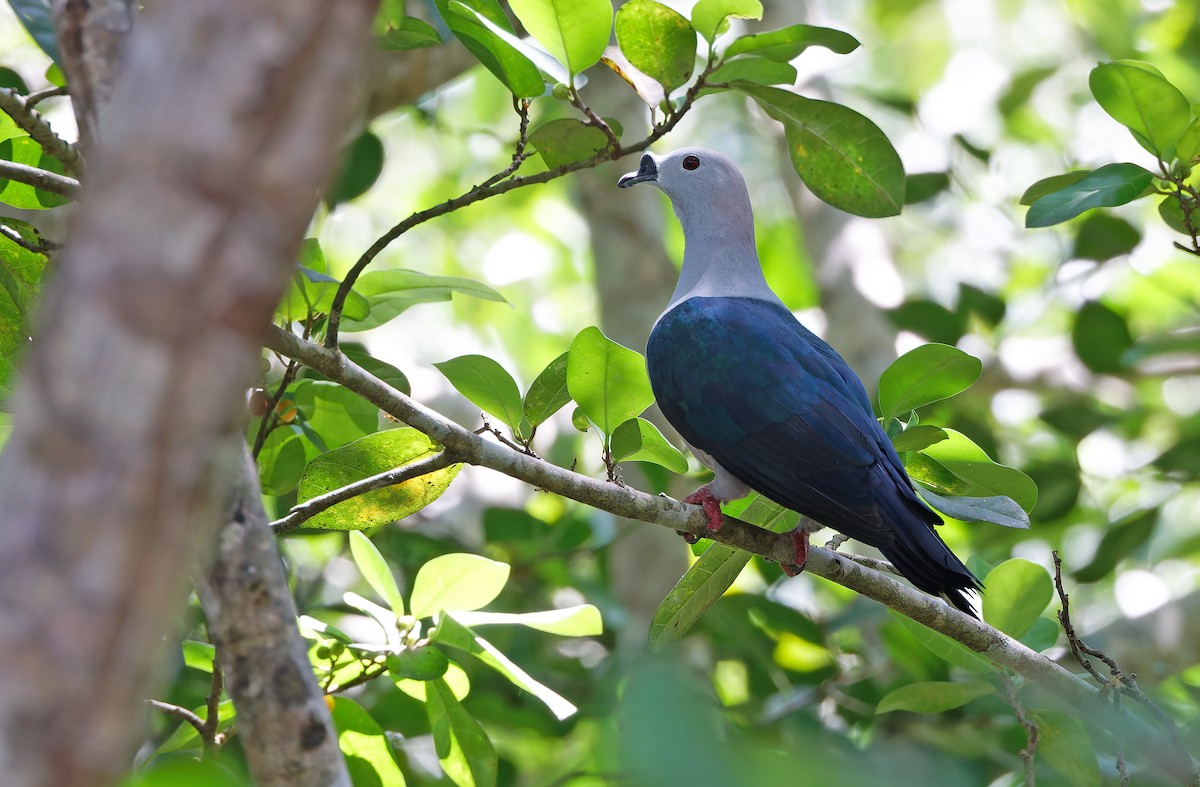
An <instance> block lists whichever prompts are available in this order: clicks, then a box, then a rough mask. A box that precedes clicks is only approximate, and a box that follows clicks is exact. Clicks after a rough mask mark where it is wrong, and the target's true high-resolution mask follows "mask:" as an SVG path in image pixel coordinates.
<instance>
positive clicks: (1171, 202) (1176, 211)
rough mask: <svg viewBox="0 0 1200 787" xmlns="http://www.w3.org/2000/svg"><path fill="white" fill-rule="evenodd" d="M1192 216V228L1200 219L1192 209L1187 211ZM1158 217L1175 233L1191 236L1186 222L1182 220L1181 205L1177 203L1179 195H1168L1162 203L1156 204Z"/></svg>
mask: <svg viewBox="0 0 1200 787" xmlns="http://www.w3.org/2000/svg"><path fill="white" fill-rule="evenodd" d="M1189 213H1191V214H1192V222H1193V226H1195V225H1196V222H1197V220H1198V219H1200V213H1197V212H1196V210H1195V209H1194V208H1193V209H1191V210H1190V211H1189ZM1158 216H1159V218H1161V219H1162V220H1163V223H1164V224H1166V225H1167V226H1168V227H1170V228H1171V229H1173V230H1175V231H1176V232H1182V233H1183V234H1184V235H1191V232H1189V231H1188V226H1187V222H1186V221H1184V220H1183V205H1181V204H1180V202H1179V195H1178V194H1177V193H1176V194H1169V195H1167V196H1166V197H1164V198H1163V200H1162V202H1160V203H1158Z"/></svg>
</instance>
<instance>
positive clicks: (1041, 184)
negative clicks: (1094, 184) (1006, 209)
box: [1020, 169, 1092, 207]
mask: <svg viewBox="0 0 1200 787" xmlns="http://www.w3.org/2000/svg"><path fill="white" fill-rule="evenodd" d="M1090 174H1092V171H1091V170H1090V169H1076V170H1072V171H1071V172H1067V173H1065V174H1062V175H1052V176H1050V177H1048V178H1042V179H1041V180H1039V181H1038V182H1036V183H1034V184H1033V185H1032V186H1030V187H1029V188H1027V189H1025V193H1024V194H1022V195H1021V200H1020V203H1021V204H1022V205H1024V206H1026V207H1029V206H1030V205H1032V204H1033V203H1035V202H1037V201H1038V200H1039V199H1041V198H1042V197H1044V196H1046V195H1047V194H1053V193H1055V192H1057V191H1062V190H1063V189H1065V188H1066V187H1067V186H1070V185H1073V184H1075V183H1078V182H1079V181H1081V180H1083V179H1084V178H1086V177H1087V176H1088V175H1090Z"/></svg>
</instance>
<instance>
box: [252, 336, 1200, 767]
mask: <svg viewBox="0 0 1200 787" xmlns="http://www.w3.org/2000/svg"><path fill="white" fill-rule="evenodd" d="M266 345H267V346H268V347H269V348H271V349H272V350H275V351H276V352H279V353H281V354H283V355H285V356H287V357H289V358H294V359H296V360H298V361H300V362H302V363H304V364H305V365H306V366H309V367H311V368H313V369H315V370H317V371H319V372H321V373H322V374H323V375H325V376H326V377H327V378H328V379H330V380H333V381H335V382H338V383H341V384H342V385H344V386H346V387H347V388H348V389H350V390H352V391H354V392H355V393H357V394H358V395H359V396H362V397H363V398H364V399H366V400H367V401H369V402H371V403H372V404H375V405H376V406H378V407H379V408H381V409H382V410H384V411H385V412H387V413H389V414H390V415H392V416H394V417H396V418H398V419H400V420H401V421H403V422H405V423H407V424H409V425H410V426H412V427H415V428H416V429H418V430H420V431H421V432H423V433H425V434H426V435H428V436H429V437H430V438H431V439H432V440H434V441H435V442H438V443H440V444H441V445H443V446H444V447H445V449H446V450H447V451H448V452H450V453H451V454H452V455H453V456H455V457H456V458H457V459H459V460H461V461H463V462H467V463H469V464H474V465H479V466H480V467H487V468H489V469H492V470H495V471H497V472H500V473H504V474H505V475H508V476H511V477H513V478H516V479H518V480H521V481H525V482H526V483H528V484H531V485H533V486H535V487H537V488H539V489H544V490H546V491H549V492H554V493H557V494H560V495H562V496H564V497H569V498H571V499H572V500H576V501H578V502H580V503H584V504H586V505H589V506H592V507H594V508H598V509H601V510H604V511H608V512H610V513H612V514H615V515H617V516H621V517H626V518H628V519H637V520H640V521H643V522H649V523H652V524H656V525H659V526H661V527H667V528H670V529H672V530H676V531H681V532H685V533H691V534H694V535H697V536H701V537H705V538H712V539H713V540H714V541H719V542H721V543H723V544H726V545H728V546H732V547H737V548H738V549H743V550H745V551H747V552H751V553H753V554H755V555H759V556H760V557H763V558H765V559H767V560H772V561H775V562H777V563H780V564H787V563H790V562H791V560H792V555H793V546H792V541H791V538H790V537H789V536H788V535H787V534H784V533H773V532H771V531H769V530H764V529H763V528H760V527H757V526H755V525H751V524H748V523H746V522H742V521H740V520H737V519H733V518H731V517H726V518H725V525H724V527H722V528H721V530H719V531H718V532H715V533H711V532H709V530H708V517H707V515H706V514H705V513H704V510H703V509H702V508H700V507H699V506H691V505H685V504H683V503H680V502H677V501H674V500H670V499H667V498H663V497H654V496H651V495H648V494H646V493H644V492H639V491H637V490H634V489H630V488H628V487H624V486H620V485H617V484H611V483H607V482H604V481H598V480H596V479H593V478H589V477H587V476H583V475H580V474H578V473H574V472H571V471H569V470H566V469H564V468H561V467H558V466H556V465H552V464H549V463H548V462H545V461H542V460H540V459H536V458H534V457H531V456H528V455H526V454H523V453H521V452H519V451H514V450H512V449H510V448H507V447H505V446H503V445H500V444H498V443H493V442H491V441H489V440H484V439H482V438H481V437H480V436H479V435H476V434H475V433H474V432H472V431H470V430H468V429H465V428H464V427H462V426H459V425H458V424H456V423H454V422H453V421H450V420H448V419H446V418H445V417H443V416H441V415H440V414H438V413H436V412H434V411H433V410H430V409H429V408H427V407H425V406H424V405H422V404H420V403H419V402H416V401H414V400H412V399H410V398H409V397H407V396H405V395H404V394H402V393H400V392H399V391H397V390H396V389H395V388H393V387H391V386H390V385H388V384H386V383H384V382H382V381H381V380H379V379H378V378H376V377H374V376H372V375H371V374H369V373H367V372H366V371H364V370H363V369H362V368H361V367H359V366H357V365H356V364H354V363H353V362H351V361H350V360H349V359H348V358H346V357H345V356H344V355H342V354H341V353H340V352H338V351H336V350H329V349H327V348H324V347H321V346H319V345H316V344H312V343H309V342H305V341H303V340H301V339H300V338H299V337H297V336H295V335H293V334H291V333H288V332H286V331H284V330H282V329H279V328H272V330H271V332H270V334H269V335H268V336H267V337H266ZM805 570H806V571H808V572H809V573H811V574H815V575H817V576H820V577H824V578H825V579H828V580H830V581H832V582H835V583H837V584H839V585H842V586H843V587H847V588H850V589H851V590H854V591H856V592H858V593H859V594H861V595H864V596H866V597H868V598H871V599H874V600H875V601H878V602H880V603H881V604H884V605H885V606H887V607H890V608H891V609H894V610H896V611H897V612H900V613H901V614H903V615H906V616H907V617H909V618H912V619H913V620H915V621H917V622H918V623H921V624H923V625H925V626H927V627H929V628H931V629H933V630H934V631H937V632H940V633H942V634H945V635H946V636H948V637H950V638H952V639H954V640H957V641H958V642H960V643H962V644H963V645H965V646H966V647H968V648H970V649H971V650H973V651H975V652H977V653H981V654H983V655H984V656H986V657H987V658H988V659H990V660H991V661H993V662H994V663H995V664H997V665H998V666H1000V667H1004V668H1007V669H1009V670H1012V671H1013V672H1016V673H1017V674H1019V675H1022V676H1023V677H1025V678H1026V679H1028V680H1029V681H1031V682H1033V683H1036V684H1038V685H1039V686H1041V687H1042V688H1043V689H1045V690H1046V691H1047V692H1049V693H1050V694H1051V695H1053V696H1055V697H1057V698H1058V699H1059V700H1062V701H1065V702H1067V703H1068V704H1069V705H1070V706H1072V707H1073V709H1075V710H1076V711H1077V712H1080V713H1081V714H1082V716H1083V718H1084V719H1086V720H1088V721H1090V722H1093V723H1097V724H1100V725H1102V726H1103V727H1104V728H1106V729H1108V730H1110V731H1111V732H1113V734H1115V735H1117V736H1118V737H1119V738H1121V739H1123V740H1125V741H1126V742H1127V744H1128V746H1129V749H1130V750H1134V751H1140V752H1141V753H1142V754H1143V755H1145V757H1146V758H1147V759H1148V760H1149V761H1150V762H1152V763H1154V764H1155V765H1157V766H1158V767H1160V768H1162V769H1163V770H1164V771H1166V772H1167V773H1169V774H1170V775H1171V776H1172V777H1174V778H1175V779H1177V780H1178V781H1179V782H1180V783H1182V784H1192V783H1193V781H1194V779H1196V778H1197V777H1196V774H1195V772H1194V771H1195V767H1196V766H1195V764H1194V763H1193V761H1192V758H1191V756H1190V754H1189V753H1188V752H1187V751H1186V750H1185V749H1183V748H1182V747H1180V746H1178V745H1175V744H1174V742H1172V741H1168V740H1164V739H1163V736H1162V735H1161V734H1159V733H1158V731H1157V730H1154V729H1153V728H1151V727H1150V726H1149V725H1147V724H1146V723H1145V722H1144V721H1143V720H1142V719H1140V718H1139V717H1136V716H1134V715H1132V714H1129V713H1126V712H1123V711H1122V710H1120V709H1118V708H1114V707H1113V706H1112V705H1111V704H1110V703H1109V702H1108V701H1107V700H1106V698H1105V697H1104V695H1103V694H1102V692H1101V691H1100V690H1098V689H1096V688H1094V687H1093V686H1091V685H1090V684H1088V683H1087V682H1086V681H1084V680H1082V679H1080V678H1079V677H1078V676H1076V675H1073V674H1071V673H1070V672H1068V671H1067V670H1065V669H1064V668H1063V667H1061V666H1059V665H1058V664H1057V663H1055V662H1054V661H1051V660H1050V659H1048V658H1046V657H1045V656H1043V655H1041V654H1039V653H1035V652H1034V651H1032V650H1030V649H1029V648H1028V647H1026V646H1025V645H1023V644H1021V643H1020V642H1017V641H1016V640H1014V639H1011V638H1009V637H1007V636H1005V635H1004V634H1002V633H1000V632H999V631H997V630H996V629H993V628H992V627H990V626H987V625H985V624H983V623H982V622H980V621H978V620H975V619H974V618H972V617H970V616H968V615H965V614H963V613H962V612H959V611H958V610H956V609H954V608H952V607H950V606H949V605H947V604H945V603H944V602H942V601H941V600H940V599H935V598H933V597H931V596H928V595H926V594H925V593H922V592H920V591H918V590H915V589H913V588H912V587H910V586H908V585H906V584H903V583H901V582H899V581H897V580H895V579H892V578H891V577H889V576H887V575H886V574H883V573H880V572H878V571H875V570H873V569H870V568H867V567H865V566H862V565H859V564H857V563H855V562H854V561H852V560H850V559H848V558H847V557H846V556H844V555H840V554H838V553H836V552H831V551H829V550H827V549H823V548H821V547H816V546H814V547H810V548H809V553H808V563H807V565H806V566H805Z"/></svg>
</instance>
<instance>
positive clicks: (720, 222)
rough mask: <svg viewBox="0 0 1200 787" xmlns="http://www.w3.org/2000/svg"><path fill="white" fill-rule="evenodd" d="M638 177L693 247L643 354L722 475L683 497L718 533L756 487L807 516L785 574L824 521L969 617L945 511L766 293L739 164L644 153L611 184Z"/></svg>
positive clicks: (661, 396)
mask: <svg viewBox="0 0 1200 787" xmlns="http://www.w3.org/2000/svg"><path fill="white" fill-rule="evenodd" d="M639 183H649V184H652V185H654V186H657V187H658V188H659V189H661V190H662V191H664V192H665V193H666V195H667V196H668V197H670V199H671V204H672V206H673V207H674V209H675V215H676V216H677V217H678V219H679V223H680V224H681V225H682V226H683V234H684V239H685V249H684V255H683V268H682V270H681V271H680V274H679V283H678V285H677V286H676V287H675V292H674V294H673V295H672V296H671V300H670V302H669V303H668V304H667V308H666V310H665V311H663V313H662V314H661V315H660V316H659V318H658V320H657V321H656V322H655V323H654V327H653V329H652V330H651V332H650V338H649V341H648V342H647V347H646V365H647V369H648V372H649V375H650V385H651V388H652V389H653V391H654V396H655V398H656V399H657V401H658V405H659V407H660V408H661V409H662V412H663V415H664V416H665V417H666V419H667V421H668V422H669V423H670V424H671V426H673V427H674V428H675V429H676V430H677V431H678V432H679V435H680V436H681V437H682V438H683V440H684V442H685V443H686V444H687V447H688V448H689V449H690V450H691V451H692V453H693V454H694V455H695V456H696V458H697V459H699V461H700V462H701V463H702V464H703V465H704V466H705V467H707V468H708V469H710V470H712V471H713V473H714V474H715V477H714V479H713V480H712V481H711V482H710V483H708V484H705V485H704V486H702V487H700V489H698V490H696V492H694V493H693V494H691V495H689V496H687V497H686V498H684V501H685V502H687V503H693V504H697V505H700V506H702V507H703V508H704V511H705V512H706V513H707V514H708V517H709V529H710V530H711V531H716V530H719V529H720V527H721V523H722V519H721V505H720V504H721V503H722V502H725V501H729V500H736V499H738V498H741V497H745V496H746V495H747V494H749V493H750V492H751V491H754V492H758V493H759V494H761V495H764V496H765V497H767V498H768V499H770V500H772V501H774V502H775V503H777V504H779V505H781V506H784V507H786V508H790V509H792V510H794V511H797V512H799V513H800V514H803V515H804V516H805V517H807V518H808V519H807V520H804V519H802V520H801V526H800V527H798V528H796V530H794V531H793V532H792V540H793V543H794V545H795V553H796V554H795V566H794V567H785V568H786V569H789V570H788V573H789V574H792V573H795V572H797V571H799V570H800V569H801V568H802V567H803V565H804V562H805V560H806V559H807V554H808V537H809V533H810V532H811V531H810V530H809V529H808V528H813V529H817V528H820V527H821V526H828V527H831V528H833V529H834V530H837V531H839V532H841V533H843V534H845V535H846V536H849V537H851V538H854V539H857V540H858V541H861V542H863V543H865V544H869V545H870V546H873V547H875V548H876V549H878V550H879V551H880V552H882V553H883V555H884V557H886V558H887V559H888V560H889V561H891V563H892V564H893V565H894V566H895V567H896V569H897V570H898V571H899V572H900V573H901V574H902V575H903V576H904V577H906V578H907V579H908V580H909V581H910V582H911V583H912V584H913V585H915V586H916V587H917V588H919V589H921V590H923V591H925V592H926V593H930V594H932V595H935V596H941V597H943V598H945V599H946V600H947V601H949V602H950V603H951V604H953V605H954V606H955V607H957V608H958V609H960V610H962V611H964V612H966V613H967V614H971V615H974V614H975V613H974V612H973V611H972V608H971V603H970V596H969V595H968V594H971V593H973V591H976V590H979V589H981V587H982V586H981V585H980V583H979V580H978V579H976V577H975V576H974V575H973V574H972V573H971V571H970V570H969V569H967V567H966V566H965V565H963V563H962V562H961V561H960V560H959V559H958V558H957V557H956V556H955V555H954V553H953V552H951V551H950V548H949V547H947V546H946V544H945V542H944V541H942V539H941V537H940V536H938V534H937V532H936V531H935V530H934V526H935V525H940V524H942V520H941V517H939V516H938V515H937V514H936V513H935V512H934V511H933V510H932V509H930V508H929V506H927V505H926V504H925V502H924V501H923V500H922V499H921V498H920V497H919V496H918V495H917V493H916V491H915V489H914V488H913V483H912V481H911V480H910V479H909V477H908V474H907V473H906V472H905V470H904V465H903V464H902V463H901V461H900V457H899V456H898V455H897V453H896V449H895V448H893V447H892V441H891V440H890V439H889V438H888V436H887V434H886V433H885V432H884V430H883V427H882V426H880V424H879V421H878V420H877V419H876V417H875V414H874V410H873V409H872V407H871V401H870V398H869V397H868V396H867V392H866V389H865V388H864V387H863V384H862V381H861V380H859V378H858V376H857V375H856V374H855V373H854V371H853V370H852V369H851V368H850V366H849V365H848V364H847V363H846V361H845V360H844V359H843V358H842V357H841V356H840V355H839V354H838V353H837V351H836V350H834V349H833V348H832V347H830V346H829V345H828V344H826V343H825V342H824V341H822V340H821V339H820V338H818V337H817V336H816V335H814V334H813V333H812V332H811V331H809V330H808V329H807V328H805V327H804V326H803V325H802V324H801V323H800V322H799V321H798V320H797V319H796V318H795V316H794V315H793V314H792V313H791V312H790V311H788V309H787V307H786V306H784V304H783V302H782V301H781V300H780V299H779V297H778V296H777V295H776V294H775V293H774V292H773V291H772V290H771V288H770V286H768V284H767V281H766V279H765V278H764V276H763V273H762V267H761V265H760V264H759V261H758V252H757V249H756V246H755V240H754V217H753V214H752V213H751V208H750V195H749V193H748V191H747V189H746V182H745V180H744V179H743V178H742V175H741V173H740V172H738V170H737V168H736V167H735V166H734V164H733V162H731V161H730V160H729V159H728V158H726V157H725V156H723V155H721V154H720V153H717V152H715V151H712V150H707V149H704V148H683V149H680V150H676V151H674V152H672V153H669V154H667V155H664V156H655V155H653V154H651V153H646V154H645V155H643V156H642V159H641V162H640V165H639V167H638V170H637V172H631V173H629V174H627V175H625V176H624V177H622V178H621V179H620V181H619V182H618V184H617V185H618V186H619V187H621V188H629V187H631V186H635V185H637V184H639Z"/></svg>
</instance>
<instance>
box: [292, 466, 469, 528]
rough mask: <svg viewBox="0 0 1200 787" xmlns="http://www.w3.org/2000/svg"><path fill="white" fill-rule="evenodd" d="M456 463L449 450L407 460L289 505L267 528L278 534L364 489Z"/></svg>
mask: <svg viewBox="0 0 1200 787" xmlns="http://www.w3.org/2000/svg"><path fill="white" fill-rule="evenodd" d="M457 462H458V460H457V459H456V458H455V457H454V455H453V454H452V453H450V452H449V451H442V452H441V453H437V454H433V455H432V456H428V457H425V458H424V459H418V460H417V461H415V462H409V463H408V464H406V465H402V466H400V467H396V468H393V469H391V470H386V471H384V472H382V473H378V474H377V475H373V476H370V477H369V478H364V479H362V480H361V481H355V482H354V483H353V484H347V485H346V486H343V487H342V488H340V489H335V490H333V491H332V492H326V493H325V494H323V495H318V496H317V497H313V498H309V499H308V500H305V501H304V502H303V503H298V504H296V505H294V506H292V509H291V510H290V511H288V514H287V516H285V517H283V518H282V519H276V520H275V521H274V522H272V523H271V531H272V532H273V533H275V535H280V534H281V533H286V532H288V531H289V530H295V529H296V528H298V527H300V525H301V524H303V523H304V522H307V521H308V520H309V519H312V518H313V517H314V516H316V515H317V514H319V513H321V512H322V511H325V510H327V509H330V508H333V507H334V506H335V505H337V504H338V503H342V502H345V501H346V500H349V499H351V498H354V497H358V496H359V495H365V494H366V493H367V492H374V491H375V490H376V489H384V488H385V487H389V486H394V485H396V484H403V483H404V482H405V481H408V480H410V479H413V478H417V477H419V476H423V475H427V474H428V473H432V472H434V471H435V470H441V469H442V468H445V467H449V466H450V465H452V464H456V463H457Z"/></svg>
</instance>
